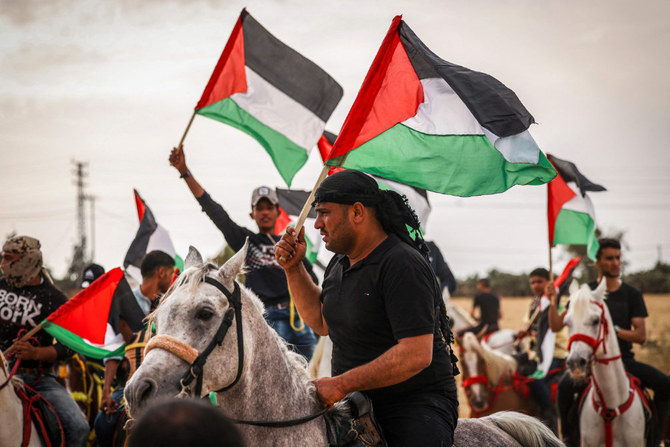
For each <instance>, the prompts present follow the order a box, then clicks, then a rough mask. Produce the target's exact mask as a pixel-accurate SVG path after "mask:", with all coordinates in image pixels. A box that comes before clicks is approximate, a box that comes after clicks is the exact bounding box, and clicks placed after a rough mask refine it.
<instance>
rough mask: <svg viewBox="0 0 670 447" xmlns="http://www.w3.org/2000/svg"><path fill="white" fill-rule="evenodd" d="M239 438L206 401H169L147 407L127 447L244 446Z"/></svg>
mask: <svg viewBox="0 0 670 447" xmlns="http://www.w3.org/2000/svg"><path fill="white" fill-rule="evenodd" d="M244 445H245V443H244V441H243V440H242V435H241V434H240V432H239V430H238V429H237V427H236V426H235V424H234V423H233V422H232V421H231V420H230V419H228V418H227V417H226V416H225V415H224V414H223V412H222V411H221V410H220V409H219V408H218V407H215V406H213V405H212V404H210V403H207V402H205V401H198V400H190V399H170V400H164V401H159V402H158V403H156V404H154V405H152V406H151V407H149V408H147V409H146V411H144V413H143V414H142V416H141V417H140V418H139V419H138V420H137V421H136V423H135V425H134V426H133V429H132V432H131V433H130V437H129V441H128V447H146V446H154V447H243V446H244Z"/></svg>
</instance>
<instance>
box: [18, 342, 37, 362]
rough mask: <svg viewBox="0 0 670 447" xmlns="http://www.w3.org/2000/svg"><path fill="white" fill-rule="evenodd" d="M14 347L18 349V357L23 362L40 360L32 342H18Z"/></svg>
mask: <svg viewBox="0 0 670 447" xmlns="http://www.w3.org/2000/svg"><path fill="white" fill-rule="evenodd" d="M14 346H15V347H16V353H17V354H16V355H17V356H18V357H19V358H20V359H21V360H39V351H38V349H37V347H35V346H33V345H32V344H30V342H28V341H17V342H16V344H15V345H14Z"/></svg>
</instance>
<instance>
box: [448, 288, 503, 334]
mask: <svg viewBox="0 0 670 447" xmlns="http://www.w3.org/2000/svg"><path fill="white" fill-rule="evenodd" d="M477 292H478V293H477V294H475V296H474V298H473V300H472V310H471V311H470V316H471V317H472V318H474V319H477V317H476V316H475V309H477V308H479V324H477V325H476V326H471V327H468V328H465V329H462V330H460V331H458V337H459V338H460V337H462V336H463V334H465V333H466V332H472V333H474V334H475V335H477V336H481V335H488V334H490V333H492V332H495V331H497V330H498V320H499V319H500V318H502V311H501V310H500V298H498V295H496V294H495V293H493V292H491V281H489V279H488V278H481V279H480V280H479V281H477Z"/></svg>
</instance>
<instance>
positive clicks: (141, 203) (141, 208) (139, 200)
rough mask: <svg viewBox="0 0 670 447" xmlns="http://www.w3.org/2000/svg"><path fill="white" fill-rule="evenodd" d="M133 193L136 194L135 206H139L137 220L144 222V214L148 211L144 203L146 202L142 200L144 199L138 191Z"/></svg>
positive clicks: (134, 190)
mask: <svg viewBox="0 0 670 447" xmlns="http://www.w3.org/2000/svg"><path fill="white" fill-rule="evenodd" d="M133 192H134V193H135V205H137V218H138V219H139V220H140V222H142V218H143V217H144V212H145V211H146V209H147V206H146V205H145V203H144V200H142V197H140V194H139V193H138V192H137V190H136V189H133Z"/></svg>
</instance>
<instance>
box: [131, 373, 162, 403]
mask: <svg viewBox="0 0 670 447" xmlns="http://www.w3.org/2000/svg"><path fill="white" fill-rule="evenodd" d="M133 388H134V389H131V394H132V395H131V396H130V397H131V398H132V399H133V400H134V401H135V402H134V403H135V404H136V405H138V404H141V403H146V401H147V400H149V399H150V398H151V397H152V396H154V395H155V394H156V392H157V390H158V387H157V385H156V382H155V381H154V380H153V379H149V378H146V379H142V380H140V381H139V382H137V383H136V384H135V386H134V387H133Z"/></svg>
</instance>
